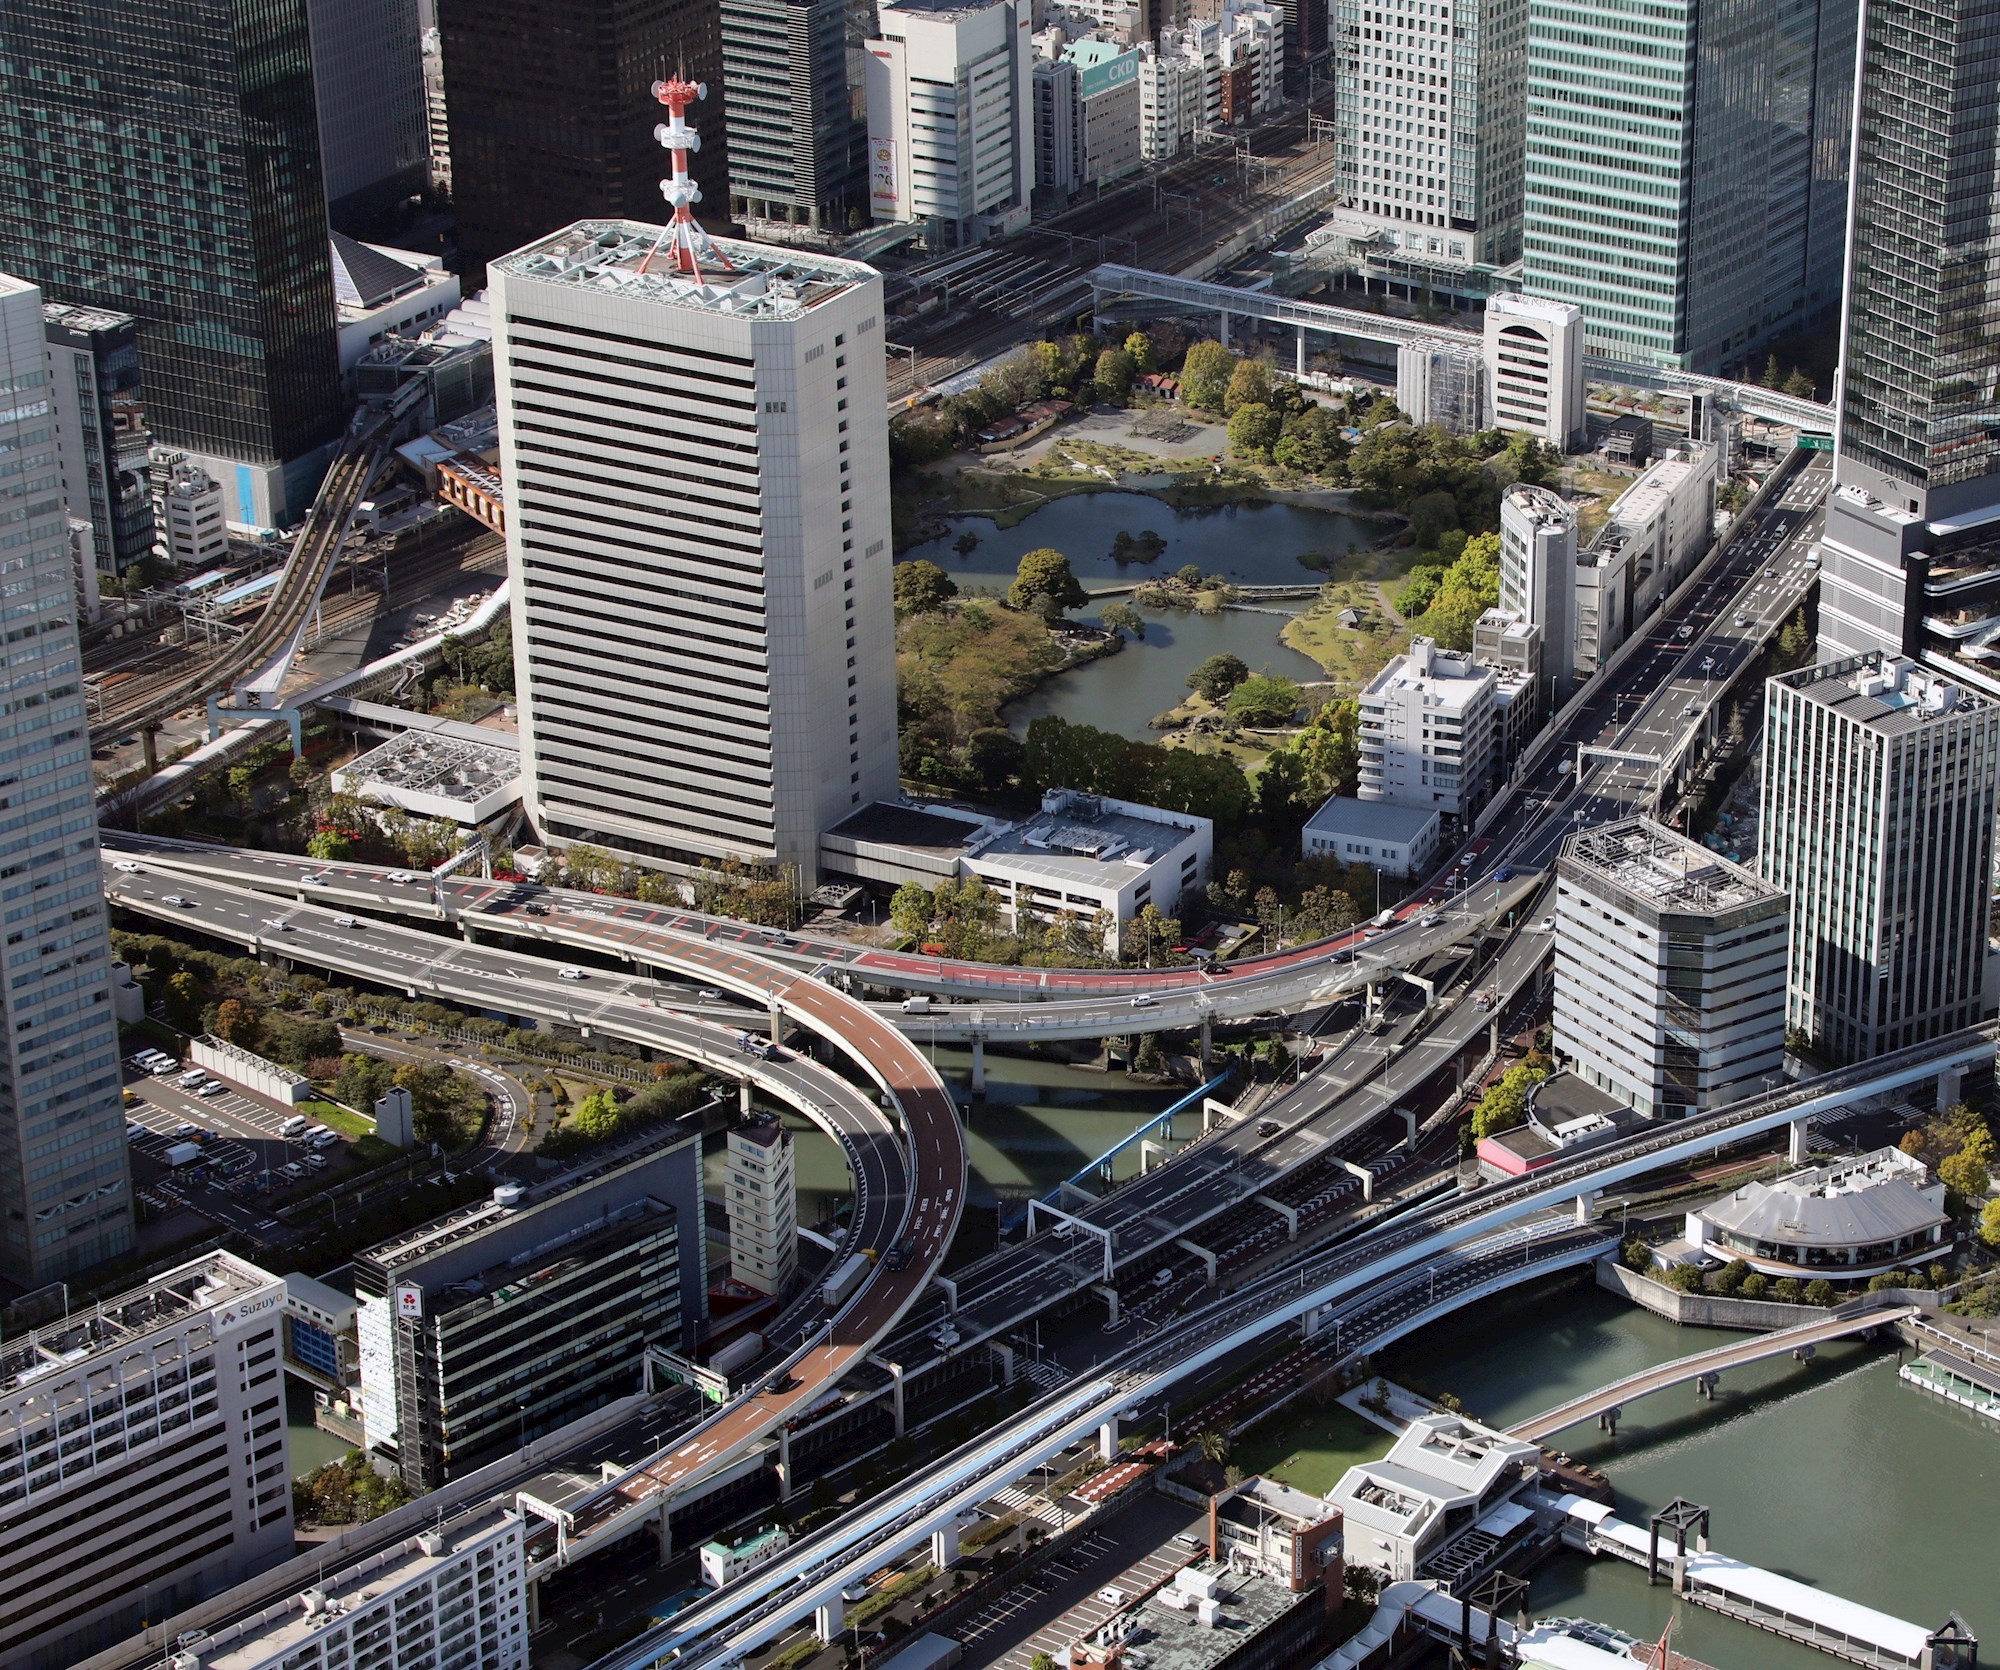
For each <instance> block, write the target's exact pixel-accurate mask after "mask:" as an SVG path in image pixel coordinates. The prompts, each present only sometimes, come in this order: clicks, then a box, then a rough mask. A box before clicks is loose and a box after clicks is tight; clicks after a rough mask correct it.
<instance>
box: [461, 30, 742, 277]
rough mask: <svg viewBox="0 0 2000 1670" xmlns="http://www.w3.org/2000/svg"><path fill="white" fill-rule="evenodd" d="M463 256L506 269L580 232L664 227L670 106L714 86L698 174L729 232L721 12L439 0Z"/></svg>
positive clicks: (709, 204)
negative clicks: (683, 94) (525, 254)
mask: <svg viewBox="0 0 2000 1670" xmlns="http://www.w3.org/2000/svg"><path fill="white" fill-rule="evenodd" d="M437 19H438V34H439V40H440V45H441V48H442V51H443V55H444V91H445V112H446V119H447V121H448V123H449V125H450V132H451V177H452V199H453V201H454V203H455V204H456V205H457V209H458V242H459V247H460V248H461V249H462V250H463V251H464V252H465V253H466V255H467V256H468V257H469V258H470V259H472V260H473V261H476V262H479V263H485V262H489V261H494V260H497V259H498V258H499V257H501V256H502V255H505V254H506V253H507V252H508V251H509V250H513V249H519V248H520V247H521V246H522V245H523V244H528V243H533V242H534V241H535V240H536V239H538V238H545V237H547V236H548V235H549V234H550V233H551V232H556V231H559V230H560V229H561V228H563V227H565V226H567V225H569V224H570V222H572V221H574V220H577V219H579V218H589V219H613V220H616V219H630V220H657V219H658V218H659V217H660V215H661V214H662V213H663V208H662V205H661V202H660V184H659V181H660V172H661V170H660V148H659V146H658V145H657V144H655V143H654V141H653V126H654V124H655V123H656V122H657V121H658V120H659V117H660V111H659V106H658V105H656V104H654V103H653V101H652V98H651V96H650V89H651V88H652V85H653V83H654V82H655V81H658V80H661V79H662V78H664V77H666V76H669V75H673V74H676V73H679V74H682V75H685V76H686V78H687V79H688V80H690V81H696V82H703V83H706V85H707V87H708V97H707V98H706V99H705V100H704V101H703V102H702V105H701V110H700V116H701V130H702V131H701V149H700V150H699V151H698V152H697V153H696V154H695V156H694V157H693V158H692V160H691V165H690V166H691V170H692V172H693V174H694V179H695V184H696V185H698V186H699V187H700V188H701V209H700V214H701V217H702V219H704V220H706V221H708V222H709V223H710V224H711V225H718V226H719V225H722V224H723V223H725V222H726V221H727V220H728V218H729V144H728V139H727V133H728V109H727V105H726V102H725V100H724V96H723V68H722V15H721V8H720V5H719V4H718V0H437Z"/></svg>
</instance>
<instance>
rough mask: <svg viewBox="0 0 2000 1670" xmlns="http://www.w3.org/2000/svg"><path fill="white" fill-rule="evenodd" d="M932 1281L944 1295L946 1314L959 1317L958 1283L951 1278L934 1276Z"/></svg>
mask: <svg viewBox="0 0 2000 1670" xmlns="http://www.w3.org/2000/svg"><path fill="white" fill-rule="evenodd" d="M931 1281H932V1283H933V1284H934V1285H935V1286H936V1287H937V1290H938V1291H939V1292H940V1293H942V1294H943V1295H944V1308H945V1312H946V1314H947V1315H950V1316H956V1315H958V1283H957V1282H955V1281H953V1280H952V1279H951V1277H949V1276H932V1277H931Z"/></svg>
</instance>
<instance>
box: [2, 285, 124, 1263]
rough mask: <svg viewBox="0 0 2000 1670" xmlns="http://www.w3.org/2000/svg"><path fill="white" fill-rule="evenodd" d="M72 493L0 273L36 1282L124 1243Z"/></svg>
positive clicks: (24, 314)
mask: <svg viewBox="0 0 2000 1670" xmlns="http://www.w3.org/2000/svg"><path fill="white" fill-rule="evenodd" d="M64 506H65V501H64V498H63V491H62V478H61V474H60V470H59V466H58V463H57V459H56V441H55V414H54V410H53V402H52V400H51V397H50V388H49V357H48V344H47V336H46V334H45V329H44V324H43V316H42V296H41V292H40V291H39V290H37V289H36V288H35V286H33V285H32V284H26V283H23V282H21V281H20V280H18V279H13V278H8V277H6V276H5V275H4V274H0V566H3V567H4V568H5V571H6V576H7V581H6V589H5V593H4V605H0V607H4V613H5V620H4V626H5V631H6V644H5V667H6V673H5V677H6V680H7V687H6V700H5V703H4V706H0V795H4V797H5V798H4V805H5V806H6V809H7V812H6V818H5V820H4V822H3V823H0V917H4V919H5V931H6V938H7V943H6V976H7V977H6V983H5V985H4V987H0V1024H3V1025H4V1026H5V1029H6V1030H5V1034H4V1037H0V1273H4V1274H5V1275H7V1276H10V1277H12V1278H14V1279H15V1280H17V1281H19V1282H21V1283H22V1284H23V1285H25V1286H28V1287H36V1286H40V1285H41V1284H43V1283H45V1282H51V1281H57V1280H60V1279H62V1278H64V1277H67V1276H72V1275H75V1274H76V1273H77V1272H78V1271H80V1270H83V1269H86V1268H88V1267H89V1266H90V1265H92V1264H95V1263H97V1262H98V1261H99V1260H101V1259H106V1258H110V1257H113V1256H115V1255H117V1254H119V1253H124V1252H129V1251H130V1250H131V1247H132V1189H131V1175H130V1167H129V1163H128V1160H127V1157H126V1142H125V1116H124V1109H123V1107H122V1106H121V1105H120V1101H119V1082H118V1024H117V1021H116V1019H115V1017H114V1016H113V1014H112V1007H111V935H110V931H109V928H108V925H107V923H106V919H105V914H104V901H103V897H102V889H101V886H100V883H99V880H98V855H97V809H96V806H95V803H94V801H93V798H92V782H91V774H90V738H89V735H88V732H87V730H86V728H85V725H86V721H85V718H84V711H83V686H82V679H83V665H82V652H81V651H80V650H79V648H78V646H77V635H76V608H77V598H76V585H75V582H74V579H73V576H72V574H71V569H70V546H69V521H68V516H67V513H66V511H65V508H64Z"/></svg>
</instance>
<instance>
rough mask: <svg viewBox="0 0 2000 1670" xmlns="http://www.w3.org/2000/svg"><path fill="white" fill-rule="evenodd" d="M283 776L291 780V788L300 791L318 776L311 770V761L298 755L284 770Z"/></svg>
mask: <svg viewBox="0 0 2000 1670" xmlns="http://www.w3.org/2000/svg"><path fill="white" fill-rule="evenodd" d="M285 775H286V776H287V777H289V778H290V779H291V780H292V787H293V788H295V789H302V788H304V787H306V785H307V784H309V783H310V782H311V781H312V780H313V778H314V777H316V776H317V775H318V773H317V772H315V771H314V770H313V763H312V761H311V760H309V759H307V758H306V757H305V755H303V754H300V755H299V756H298V757H297V758H295V759H294V760H293V761H292V763H291V764H290V765H289V766H287V767H286V768H285Z"/></svg>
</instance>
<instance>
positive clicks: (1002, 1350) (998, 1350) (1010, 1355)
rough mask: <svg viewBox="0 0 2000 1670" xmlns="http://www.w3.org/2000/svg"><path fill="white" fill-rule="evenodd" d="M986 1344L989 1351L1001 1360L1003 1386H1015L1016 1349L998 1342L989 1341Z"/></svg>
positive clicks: (1001, 1382)
mask: <svg viewBox="0 0 2000 1670" xmlns="http://www.w3.org/2000/svg"><path fill="white" fill-rule="evenodd" d="M986 1344H987V1349H988V1350H990V1351H992V1352H993V1353H994V1354H995V1355H996V1356H997V1357H999V1359H1000V1384H1001V1385H1003V1386H1011V1385H1013V1384H1014V1367H1015V1353H1014V1348H1013V1347H1012V1346H1011V1345H1002V1344H1001V1343H1000V1342H999V1341H998V1340H988V1341H987V1342H986Z"/></svg>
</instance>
